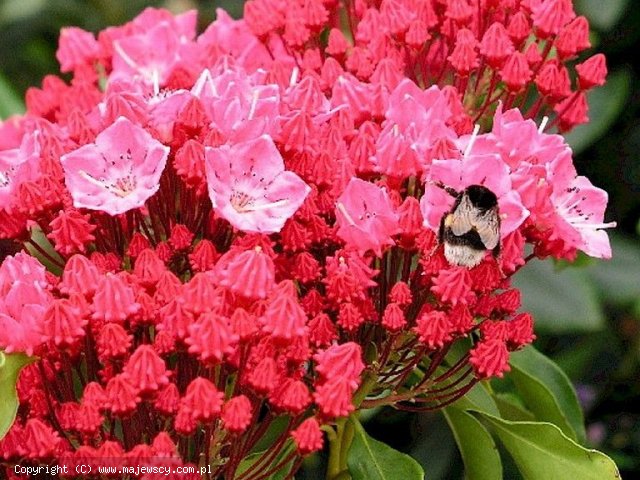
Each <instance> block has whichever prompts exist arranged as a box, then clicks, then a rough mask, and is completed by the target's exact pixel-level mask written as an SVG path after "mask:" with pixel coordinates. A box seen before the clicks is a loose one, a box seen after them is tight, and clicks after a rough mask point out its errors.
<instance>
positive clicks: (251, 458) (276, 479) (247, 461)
mask: <svg viewBox="0 0 640 480" xmlns="http://www.w3.org/2000/svg"><path fill="white" fill-rule="evenodd" d="M293 449H294V445H293V442H291V441H289V442H288V443H287V445H286V446H285V447H284V448H283V449H282V450H281V451H280V452H279V453H278V455H276V457H275V458H274V459H273V461H271V462H270V463H269V464H268V466H267V464H266V463H265V464H264V465H262V464H260V465H259V466H258V467H256V468H255V469H254V470H252V471H253V472H266V471H268V470H270V469H272V468H274V467H276V466H277V465H278V464H279V463H280V462H282V461H283V460H284V459H285V458H286V456H287V455H289V454H290V453H291V452H292V451H293ZM265 454H269V452H268V451H266V450H265V451H262V452H256V453H252V454H250V455H247V456H246V457H245V458H243V459H242V461H240V464H239V465H238V469H237V470H236V473H235V476H234V478H238V477H240V476H241V475H242V474H243V473H245V472H247V471H248V470H249V469H251V467H252V465H254V464H255V463H256V462H259V461H260V460H261V459H262V458H263V457H264V455H265ZM293 462H294V460H293V459H292V460H291V461H289V462H287V463H285V464H284V465H282V467H281V468H279V469H278V471H276V472H274V473H273V474H271V475H269V476H268V477H266V478H265V480H284V479H285V478H287V476H288V475H289V474H290V473H291V468H293Z"/></svg>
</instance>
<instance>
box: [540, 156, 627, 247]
mask: <svg viewBox="0 0 640 480" xmlns="http://www.w3.org/2000/svg"><path fill="white" fill-rule="evenodd" d="M549 172H550V174H549V180H550V182H551V184H552V188H553V192H552V193H551V197H550V198H551V204H552V205H553V208H554V210H555V216H554V217H553V222H554V223H553V225H552V228H553V235H552V238H559V239H561V240H563V241H564V243H565V245H566V246H567V247H573V248H577V249H578V250H582V251H583V252H584V253H586V254H587V255H590V256H592V257H597V258H611V245H610V244H609V237H608V235H607V233H606V232H605V231H604V229H605V228H612V227H615V226H616V224H615V222H610V223H604V212H605V209H606V207H607V201H608V195H607V192H605V191H604V190H602V189H600V188H597V187H594V186H593V184H592V183H591V182H590V181H589V179H588V178H586V177H583V176H575V169H574V167H573V165H572V164H571V158H570V157H562V160H561V161H556V162H554V163H553V164H552V165H550V166H549ZM572 174H573V175H572Z"/></svg>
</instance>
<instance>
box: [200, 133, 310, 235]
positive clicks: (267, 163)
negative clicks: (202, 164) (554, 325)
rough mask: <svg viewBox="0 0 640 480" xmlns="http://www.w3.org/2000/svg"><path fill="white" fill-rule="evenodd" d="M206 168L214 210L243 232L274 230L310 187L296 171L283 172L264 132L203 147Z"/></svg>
mask: <svg viewBox="0 0 640 480" xmlns="http://www.w3.org/2000/svg"><path fill="white" fill-rule="evenodd" d="M206 172H207V183H208V185H209V196H210V197H211V202H212V204H213V207H214V209H215V211H216V212H217V213H218V215H220V216H221V217H223V218H225V219H226V220H228V221H229V223H231V225H233V226H234V227H236V228H237V229H239V230H242V231H245V232H262V233H274V232H279V231H280V230H281V229H282V227H283V226H284V224H285V222H286V221H287V219H289V218H290V217H291V216H293V214H294V213H295V212H296V211H297V210H298V208H299V207H300V205H302V203H303V202H304V199H305V198H306V197H307V195H308V193H309V191H310V190H311V189H310V188H309V186H308V185H307V184H306V183H304V181H303V180H302V179H301V178H300V177H298V176H297V175H296V174H295V173H293V172H290V171H285V169H284V162H283V160H282V156H281V155H280V152H278V149H277V148H276V146H275V145H274V143H273V140H272V139H271V137H269V136H268V135H262V136H261V137H259V138H256V139H255V140H250V141H247V142H243V143H238V144H236V145H233V146H228V145H224V146H222V147H220V148H207V149H206Z"/></svg>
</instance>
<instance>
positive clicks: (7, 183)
mask: <svg viewBox="0 0 640 480" xmlns="http://www.w3.org/2000/svg"><path fill="white" fill-rule="evenodd" d="M37 135H38V134H37V133H31V134H27V135H25V136H24V137H23V138H22V142H21V143H20V146H19V147H17V148H11V149H8V150H3V151H0V209H2V208H5V209H7V210H10V209H11V208H12V207H13V206H15V205H14V203H16V200H17V199H16V194H17V191H18V187H19V186H20V185H21V184H22V183H24V182H28V181H32V180H34V179H35V178H36V172H37V169H38V161H39V157H40V146H39V145H38V142H37Z"/></svg>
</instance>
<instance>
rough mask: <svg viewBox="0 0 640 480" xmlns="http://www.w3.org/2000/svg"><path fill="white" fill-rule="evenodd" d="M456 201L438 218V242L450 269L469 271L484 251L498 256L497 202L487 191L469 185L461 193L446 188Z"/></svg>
mask: <svg viewBox="0 0 640 480" xmlns="http://www.w3.org/2000/svg"><path fill="white" fill-rule="evenodd" d="M447 191H448V192H449V193H451V194H452V195H454V196H455V197H456V200H455V202H454V204H453V207H452V208H451V210H450V211H449V212H448V213H447V214H445V215H444V216H443V217H442V220H441V221H440V229H439V231H438V240H439V241H440V243H442V244H443V245H444V255H445V257H446V259H447V261H448V262H449V263H450V264H452V265H459V266H462V267H467V268H472V267H475V266H476V265H478V264H479V263H480V262H481V261H482V259H483V258H484V256H485V254H486V252H487V251H491V253H492V254H493V256H494V257H497V256H498V255H499V254H500V216H499V213H498V199H497V197H496V195H495V194H494V193H493V192H492V191H491V190H489V189H488V188H487V187H484V186H482V185H470V186H468V187H467V188H465V189H464V190H463V191H462V192H456V191H455V190H452V189H449V188H447Z"/></svg>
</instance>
